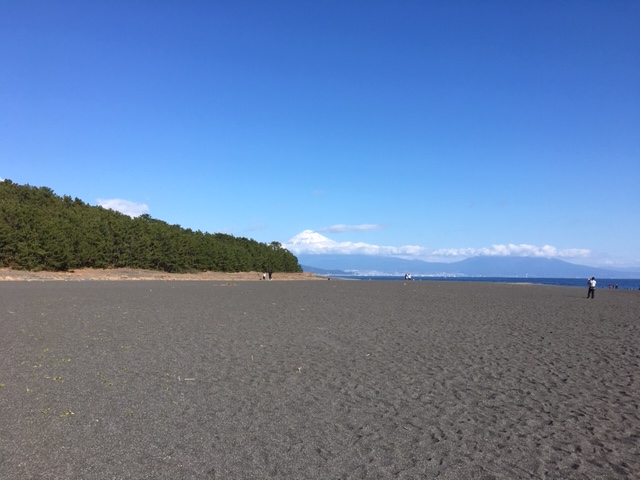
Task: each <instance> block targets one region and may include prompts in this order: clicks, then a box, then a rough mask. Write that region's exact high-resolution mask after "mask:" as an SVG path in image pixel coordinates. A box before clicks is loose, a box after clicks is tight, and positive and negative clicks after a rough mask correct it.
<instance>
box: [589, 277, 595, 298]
mask: <svg viewBox="0 0 640 480" xmlns="http://www.w3.org/2000/svg"><path fill="white" fill-rule="evenodd" d="M587 283H589V291H588V292H587V298H593V294H594V293H595V291H596V277H591V278H590V279H589V280H588V282H587Z"/></svg>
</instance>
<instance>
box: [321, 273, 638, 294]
mask: <svg viewBox="0 0 640 480" xmlns="http://www.w3.org/2000/svg"><path fill="white" fill-rule="evenodd" d="M330 276H332V277H336V278H344V279H349V280H400V281H403V282H405V281H408V280H406V279H405V278H404V276H403V275H330ZM411 281H415V282H490V283H535V284H539V285H557V286H562V287H585V288H587V279H586V278H525V277H518V278H507V277H431V276H429V277H426V276H425V277H423V276H419V275H414V276H412V277H411ZM597 282H598V283H597V288H611V289H615V288H617V289H619V290H640V279H629V278H620V279H616V278H598V279H597Z"/></svg>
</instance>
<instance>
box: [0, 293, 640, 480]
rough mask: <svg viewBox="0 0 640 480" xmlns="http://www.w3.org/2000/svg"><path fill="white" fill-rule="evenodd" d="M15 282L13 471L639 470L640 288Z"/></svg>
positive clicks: (5, 451)
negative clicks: (591, 294) (592, 294)
mask: <svg viewBox="0 0 640 480" xmlns="http://www.w3.org/2000/svg"><path fill="white" fill-rule="evenodd" d="M586 293H587V289H586V288H584V289H576V288H564V287H546V286H539V285H538V286H536V285H507V284H478V283H447V282H445V283H432V282H407V283H406V284H405V283H404V282H378V281H376V282H363V281H354V282H348V281H325V282H241V283H237V284H235V285H233V284H228V283H216V282H145V281H143V282H35V283H27V282H3V283H0V315H1V316H0V385H1V386H0V428H1V435H0V478H2V479H116V478H118V479H119V478H123V479H124V478H126V479H140V478H159V479H190V478H203V479H207V478H212V479H243V478H251V479H253V478H256V479H261V478H294V479H311V478H314V479H325V478H326V479H339V478H340V479H341V478H344V479H351V478H366V479H378V478H380V479H386V478H403V479H415V478H439V479H440V478H444V479H517V478H533V479H542V478H547V479H637V478H640V410H639V408H638V405H639V403H640V383H639V382H640V378H639V377H640V292H633V291H616V290H598V291H597V292H596V298H595V300H587V299H586V298H585V297H586Z"/></svg>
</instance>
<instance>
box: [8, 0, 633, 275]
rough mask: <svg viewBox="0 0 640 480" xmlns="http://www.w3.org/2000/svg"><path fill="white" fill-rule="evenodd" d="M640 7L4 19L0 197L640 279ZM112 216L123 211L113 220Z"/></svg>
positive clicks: (220, 6) (251, 5) (121, 8)
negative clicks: (2, 183)
mask: <svg viewBox="0 0 640 480" xmlns="http://www.w3.org/2000/svg"><path fill="white" fill-rule="evenodd" d="M638 25H640V2H637V1H635V0H634V1H612V2H604V1H587V0H585V1H566V2H544V1H541V2H529V1H483V2H476V1H470V2H462V1H451V2H448V1H447V2H444V1H443V2H429V1H422V0H416V1H356V0H354V1H326V2H324V1H323V2H300V1H277V0H274V1H269V2H263V1H258V0H255V1H242V0H240V1H238V0H234V1H216V2H209V1H202V2H198V1H192V2H181V1H157V2H143V1H137V2H135V1H134V2H131V1H108V2H107V1H104V2H102V1H91V2H80V1H77V2H66V1H57V2H47V1H28V0H27V1H20V2H10V1H2V2H0V65H2V67H1V68H0V178H3V179H10V180H12V181H14V182H16V183H20V184H30V185H34V186H47V187H50V188H52V189H53V190H54V191H55V192H56V193H57V194H58V195H70V196H71V197H78V198H80V199H82V200H84V201H85V202H87V203H90V204H93V205H97V204H104V205H110V206H113V207H114V208H116V209H120V210H121V211H124V212H127V213H131V214H134V215H135V214H140V213H148V214H150V215H151V216H152V217H154V218H158V219H161V220H165V221H167V222H169V223H172V224H179V225H181V226H183V227H185V228H191V229H193V230H202V231H206V232H225V233H230V234H233V235H236V236H243V237H249V238H254V239H256V240H258V241H262V242H267V243H269V242H271V241H279V242H281V243H284V244H286V245H290V246H291V247H292V248H294V245H293V244H289V243H288V241H289V239H291V238H293V237H295V236H296V235H298V234H299V233H300V232H303V231H306V230H310V231H312V232H315V233H317V234H321V235H323V236H325V237H327V238H328V239H329V240H322V238H320V237H317V236H315V237H313V238H311V237H309V235H308V234H306V236H307V238H311V239H312V240H313V239H314V238H315V240H318V239H319V240H318V241H316V242H315V243H313V242H311V243H309V242H307V243H305V242H301V243H300V245H297V246H296V247H295V248H297V249H298V250H297V251H299V252H302V251H305V249H307V251H316V252H321V251H323V245H324V247H326V249H327V250H326V251H338V250H339V251H341V252H345V253H347V252H367V253H372V254H402V255H405V256H416V257H418V258H421V259H426V260H439V261H440V260H445V261H454V260H461V259H463V258H465V257H467V256H472V255H478V254H486V255H488V254H492V255H538V256H546V257H557V258H562V259H564V260H567V261H571V262H574V263H582V264H587V265H609V264H612V265H625V266H640V29H639V28H638ZM109 202H110V203H109Z"/></svg>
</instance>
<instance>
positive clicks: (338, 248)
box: [283, 225, 592, 261]
mask: <svg viewBox="0 0 640 480" xmlns="http://www.w3.org/2000/svg"><path fill="white" fill-rule="evenodd" d="M335 227H340V226H339V225H335V226H334V227H329V228H335ZM337 231H343V230H340V229H338V230H337ZM283 246H284V247H285V248H286V249H288V250H289V251H290V252H292V253H294V254H303V253H306V254H342V255H354V254H362V255H374V256H375V255H380V256H398V257H404V258H415V259H420V260H429V261H455V260H463V259H465V258H468V257H476V256H496V257H497V256H502V257H504V256H513V257H538V258H564V259H576V258H587V257H590V256H591V255H592V252H591V251H590V250H587V249H584V248H570V249H564V250H559V249H557V248H556V247H553V246H551V245H543V246H541V247H538V246H535V245H528V244H520V245H516V244H512V243H510V244H507V245H501V244H497V245H491V246H490V247H482V248H441V249H437V250H432V249H429V248H426V247H421V246H419V245H403V246H400V247H393V246H385V245H373V244H370V243H362V242H336V241H335V240H332V239H330V238H328V237H325V236H324V235H321V234H320V233H317V232H314V231H313V230H305V231H304V232H301V233H299V234H298V235H296V236H295V237H293V238H292V239H291V240H289V241H288V242H286V243H285V244H284V245H283Z"/></svg>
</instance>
